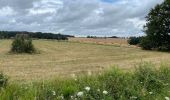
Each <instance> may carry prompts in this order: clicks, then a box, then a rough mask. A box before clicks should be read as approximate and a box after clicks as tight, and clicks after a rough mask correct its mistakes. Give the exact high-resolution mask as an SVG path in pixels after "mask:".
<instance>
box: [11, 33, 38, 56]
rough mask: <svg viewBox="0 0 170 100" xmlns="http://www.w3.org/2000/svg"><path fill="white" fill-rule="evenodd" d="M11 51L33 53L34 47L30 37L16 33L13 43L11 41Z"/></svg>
mask: <svg viewBox="0 0 170 100" xmlns="http://www.w3.org/2000/svg"><path fill="white" fill-rule="evenodd" d="M11 52H14V53H34V52H35V48H34V46H33V44H32V40H31V38H30V37H29V36H28V35H25V34H17V35H16V37H15V39H14V41H13V43H12V48H11Z"/></svg>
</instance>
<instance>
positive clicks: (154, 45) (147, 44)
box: [140, 0, 170, 51]
mask: <svg viewBox="0 0 170 100" xmlns="http://www.w3.org/2000/svg"><path fill="white" fill-rule="evenodd" d="M146 21H147V23H146V25H145V26H144V32H145V33H146V37H144V38H143V39H142V40H141V43H140V46H141V47H142V48H143V49H147V50H163V51H170V0H165V1H164V2H163V3H162V4H158V5H156V6H155V8H153V9H151V11H150V13H149V14H148V15H147V17H146Z"/></svg>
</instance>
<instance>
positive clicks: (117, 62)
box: [0, 40, 170, 82]
mask: <svg viewBox="0 0 170 100" xmlns="http://www.w3.org/2000/svg"><path fill="white" fill-rule="evenodd" d="M11 43H12V40H0V71H2V72H3V73H4V74H6V75H7V76H9V78H10V81H24V82H25V81H37V80H49V79H53V78H56V77H71V76H72V75H73V74H82V73H83V74H88V73H93V72H94V73H98V72H100V71H103V69H107V68H110V67H111V66H117V67H118V68H120V69H123V70H131V69H133V67H134V65H136V64H138V63H140V62H143V61H149V62H152V63H154V64H156V65H160V63H166V64H170V53H164V52H155V51H152V52H151V51H144V50H141V49H139V48H133V47H122V46H114V45H99V44H95V43H93V44H92V43H83V42H81V43H80V42H73V41H67V42H58V41H55V40H33V43H34V45H35V47H36V48H37V49H38V50H39V51H40V54H32V55H29V54H18V55H17V54H9V53H8V52H9V50H10V46H11Z"/></svg>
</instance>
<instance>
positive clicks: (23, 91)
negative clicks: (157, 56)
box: [0, 63, 170, 100]
mask: <svg viewBox="0 0 170 100" xmlns="http://www.w3.org/2000/svg"><path fill="white" fill-rule="evenodd" d="M72 77H73V78H72V79H58V80H55V81H54V80H53V81H43V82H35V83H28V84H19V83H16V84H14V83H11V84H7V85H6V86H4V87H2V88H1V90H0V99H1V100H169V97H170V67H169V66H161V67H160V68H159V69H157V68H155V67H154V66H153V65H152V64H149V63H144V64H140V65H139V66H138V67H137V68H136V69H135V71H133V72H123V71H121V70H119V69H116V68H112V69H111V70H109V71H106V72H104V73H100V74H98V75H91V74H89V75H88V76H77V75H72Z"/></svg>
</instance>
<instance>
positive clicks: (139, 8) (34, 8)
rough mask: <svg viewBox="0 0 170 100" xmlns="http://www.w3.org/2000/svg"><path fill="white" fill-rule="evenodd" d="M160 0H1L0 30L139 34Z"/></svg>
mask: <svg viewBox="0 0 170 100" xmlns="http://www.w3.org/2000/svg"><path fill="white" fill-rule="evenodd" d="M162 1H163V0H0V26H1V27H0V30H4V31H6V30H8V31H33V32H36V31H40V32H53V33H58V32H60V33H64V34H71V35H75V36H87V35H96V36H113V35H116V36H139V35H144V34H143V32H142V29H143V25H145V23H146V21H145V16H146V15H147V13H148V12H149V10H150V9H151V8H153V7H154V6H155V5H156V4H158V3H161V2H162Z"/></svg>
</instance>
